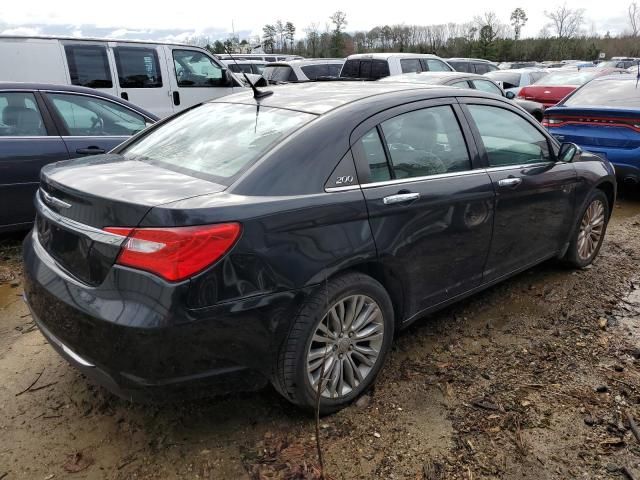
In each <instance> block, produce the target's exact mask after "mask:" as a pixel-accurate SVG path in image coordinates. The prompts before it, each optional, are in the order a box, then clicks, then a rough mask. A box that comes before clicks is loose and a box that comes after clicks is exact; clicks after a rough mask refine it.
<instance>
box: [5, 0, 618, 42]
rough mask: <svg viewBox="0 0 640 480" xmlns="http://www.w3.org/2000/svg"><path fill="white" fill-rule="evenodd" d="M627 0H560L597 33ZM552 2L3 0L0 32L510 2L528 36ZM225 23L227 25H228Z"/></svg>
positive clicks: (374, 19) (174, 33) (296, 18)
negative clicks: (581, 12)
mask: <svg viewBox="0 0 640 480" xmlns="http://www.w3.org/2000/svg"><path fill="white" fill-rule="evenodd" d="M630 2H631V0H607V1H602V0H582V1H576V0H567V6H568V7H570V8H584V9H585V29H586V30H587V31H591V30H592V29H593V28H595V30H596V31H597V32H598V33H600V34H604V33H606V32H607V31H610V33H611V34H612V35H614V34H617V33H621V32H622V31H623V30H625V29H626V28H627V7H628V5H629V3H630ZM558 4H559V1H558V0H535V1H531V0H529V1H527V2H522V3H520V4H519V5H518V4H516V3H514V2H505V1H503V0H500V1H499V0H484V2H479V1H478V0H455V2H447V1H440V0H435V1H406V2H403V4H402V5H403V6H402V7H401V8H398V4H395V3H394V2H372V1H371V0H368V1H364V0H350V1H349V2H344V1H338V0H323V1H321V2H318V3H317V4H315V2H314V4H312V3H311V2H308V1H300V0H295V1H294V0H279V1H278V2H266V1H264V0H263V1H261V2H257V1H255V0H249V1H245V2H242V3H240V2H216V1H211V0H207V1H205V0H190V1H188V2H175V3H174V2H157V3H155V4H154V5H153V6H152V5H151V4H150V3H149V2H143V1H135V0H133V1H132V0H110V1H109V2H106V3H105V2H103V3H102V4H101V7H96V6H95V3H94V2H89V1H87V0H57V1H54V2H52V1H51V0H20V1H11V0H3V1H2V8H1V9H0V34H7V35H9V34H14V35H16V34H18V35H72V36H84V37H88V36H94V37H109V38H122V39H154V40H172V41H179V40H186V39H187V38H190V37H194V36H206V37H209V38H211V39H218V38H220V39H224V38H226V37H227V36H228V35H229V34H230V32H231V31H232V28H233V30H234V31H235V32H236V33H237V34H239V36H240V38H247V37H250V36H255V35H260V34H261V30H262V26H263V25H265V24H266V23H273V22H275V21H276V20H278V19H281V20H283V21H285V22H286V21H291V22H293V24H294V25H295V26H296V27H297V35H296V36H297V37H302V36H304V31H303V30H304V27H305V26H307V25H309V24H311V23H312V22H315V23H318V24H319V25H320V26H321V28H324V25H325V23H328V22H329V16H330V15H331V14H332V13H333V12H335V11H336V10H342V11H344V12H345V13H346V14H347V21H348V25H347V28H346V30H347V31H356V30H369V29H371V28H372V27H374V26H376V25H385V24H388V25H393V24H401V23H405V24H420V25H429V24H439V23H449V22H456V23H464V22H466V21H470V20H472V19H473V17H474V15H480V14H482V13H483V12H485V11H489V10H492V11H494V12H495V13H496V14H497V15H498V17H499V18H500V19H501V20H502V21H503V22H504V23H508V22H509V15H510V12H511V10H513V8H515V7H517V6H520V7H522V8H524V10H525V12H526V13H527V15H528V17H529V22H528V23H527V25H526V26H525V28H524V29H523V36H525V37H526V36H535V35H537V34H538V32H539V31H540V30H541V29H542V27H543V26H544V25H545V23H547V19H546V18H545V16H544V11H545V10H552V9H554V8H555V7H556V6H557V5H558ZM232 26H233V27H232Z"/></svg>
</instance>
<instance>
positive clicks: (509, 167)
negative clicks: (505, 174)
mask: <svg viewBox="0 0 640 480" xmlns="http://www.w3.org/2000/svg"><path fill="white" fill-rule="evenodd" d="M555 163H558V162H554V161H552V160H548V161H546V162H536V163H523V164H519V165H503V166H500V167H487V168H485V171H486V172H501V171H504V170H522V169H524V168H531V167H542V166H545V165H549V164H555Z"/></svg>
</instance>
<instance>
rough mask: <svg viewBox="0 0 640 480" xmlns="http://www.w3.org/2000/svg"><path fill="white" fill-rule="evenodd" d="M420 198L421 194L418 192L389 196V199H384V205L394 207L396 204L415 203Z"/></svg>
mask: <svg viewBox="0 0 640 480" xmlns="http://www.w3.org/2000/svg"><path fill="white" fill-rule="evenodd" d="M419 198H420V194H419V193H418V192H414V193H398V194H397V195H389V196H388V197H384V198H383V199H382V203H384V204H385V205H393V204H394V203H406V202H413V201H414V200H417V199H419Z"/></svg>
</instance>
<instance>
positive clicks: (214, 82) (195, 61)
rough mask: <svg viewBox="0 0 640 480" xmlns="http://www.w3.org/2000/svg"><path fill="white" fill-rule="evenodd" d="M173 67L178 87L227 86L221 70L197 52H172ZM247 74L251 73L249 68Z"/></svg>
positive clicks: (205, 56) (209, 59)
mask: <svg viewBox="0 0 640 480" xmlns="http://www.w3.org/2000/svg"><path fill="white" fill-rule="evenodd" d="M173 65H174V68H175V70H176V78H177V79H178V86H179V87H226V86H227V84H228V82H227V80H226V78H223V77H222V68H221V67H220V66H218V65H217V64H215V63H214V62H213V60H211V58H209V57H208V56H207V55H205V54H204V53H202V52H198V51H197V50H174V51H173ZM234 65H235V63H234ZM241 68H242V69H244V67H241ZM247 73H251V67H249V70H248V71H247Z"/></svg>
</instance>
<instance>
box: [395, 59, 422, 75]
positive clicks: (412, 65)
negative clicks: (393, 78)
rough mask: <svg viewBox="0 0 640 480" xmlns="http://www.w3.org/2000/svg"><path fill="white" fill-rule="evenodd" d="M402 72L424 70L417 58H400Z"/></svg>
mask: <svg viewBox="0 0 640 480" xmlns="http://www.w3.org/2000/svg"><path fill="white" fill-rule="evenodd" d="M400 68H401V69H402V73H415V72H421V71H422V65H421V64H420V60H418V59H417V58H403V59H401V60H400Z"/></svg>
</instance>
